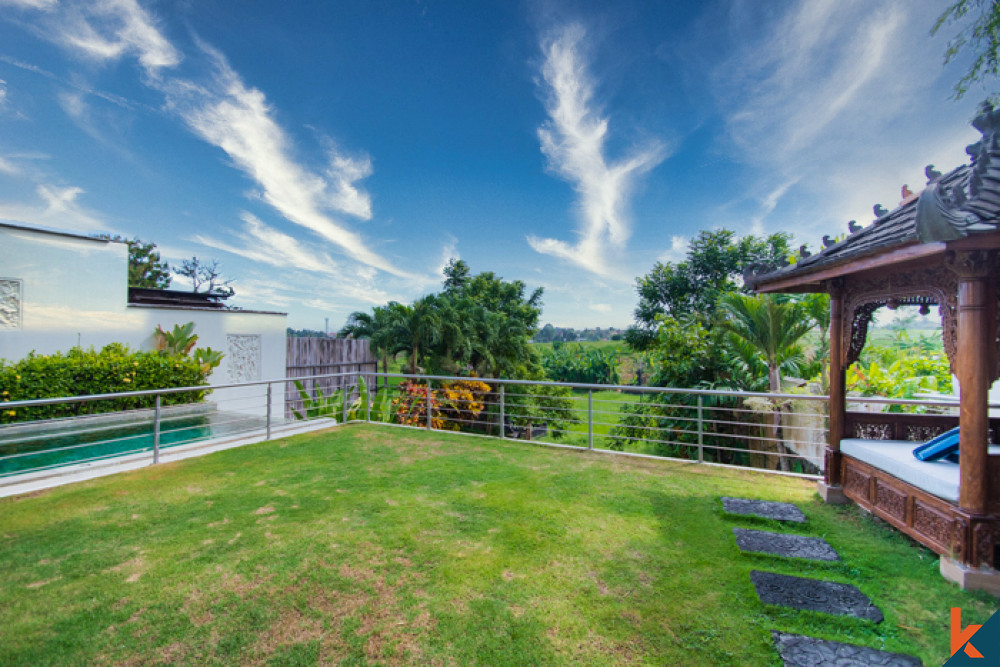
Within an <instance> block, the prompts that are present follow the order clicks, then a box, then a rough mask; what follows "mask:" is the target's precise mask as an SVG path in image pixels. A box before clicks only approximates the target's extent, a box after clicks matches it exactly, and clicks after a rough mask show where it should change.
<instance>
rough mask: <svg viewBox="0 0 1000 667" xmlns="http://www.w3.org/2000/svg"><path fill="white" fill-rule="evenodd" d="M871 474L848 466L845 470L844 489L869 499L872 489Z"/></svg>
mask: <svg viewBox="0 0 1000 667" xmlns="http://www.w3.org/2000/svg"><path fill="white" fill-rule="evenodd" d="M871 479H872V478H871V476H870V475H866V474H864V473H863V472H861V471H859V470H858V469H857V468H853V467H847V468H846V469H845V470H844V491H845V492H847V493H853V494H855V495H857V496H860V497H862V498H864V499H865V500H868V499H869V498H868V496H869V493H870V489H871Z"/></svg>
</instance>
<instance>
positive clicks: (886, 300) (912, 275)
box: [841, 266, 958, 372]
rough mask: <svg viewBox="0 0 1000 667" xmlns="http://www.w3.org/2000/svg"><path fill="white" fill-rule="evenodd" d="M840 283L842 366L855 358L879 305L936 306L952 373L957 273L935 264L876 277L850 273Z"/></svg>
mask: <svg viewBox="0 0 1000 667" xmlns="http://www.w3.org/2000/svg"><path fill="white" fill-rule="evenodd" d="M844 284H845V288H844V325H843V326H844V330H843V331H842V332H841V340H842V341H843V342H844V345H843V349H844V352H843V354H844V359H842V360H841V362H842V364H843V368H845V369H846V368H847V367H848V366H850V365H851V364H853V363H854V362H855V361H857V360H858V357H859V356H860V354H861V350H862V348H864V346H865V341H866V340H867V338H868V325H869V324H870V323H871V320H872V317H873V315H874V314H875V311H876V310H878V309H879V308H881V307H883V306H892V307H898V306H931V305H937V306H938V313H939V314H940V315H941V327H942V337H943V339H944V349H945V352H946V353H947V354H948V361H949V362H950V364H951V368H952V372H954V369H955V361H956V351H957V349H958V331H957V329H956V319H957V312H958V310H957V308H958V276H957V275H956V274H955V272H954V271H952V270H950V269H948V268H945V267H943V266H939V267H934V268H926V269H919V270H915V271H910V272H906V273H894V274H889V275H884V276H880V277H878V278H861V277H853V276H852V277H849V278H847V279H846V280H845V281H844Z"/></svg>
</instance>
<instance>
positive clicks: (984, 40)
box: [931, 0, 1000, 100]
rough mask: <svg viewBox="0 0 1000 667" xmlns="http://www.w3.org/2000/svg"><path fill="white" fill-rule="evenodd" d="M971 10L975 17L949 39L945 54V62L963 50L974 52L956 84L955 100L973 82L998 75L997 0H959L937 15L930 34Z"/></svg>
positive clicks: (999, 34) (999, 14)
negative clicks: (969, 63) (966, 68)
mask: <svg viewBox="0 0 1000 667" xmlns="http://www.w3.org/2000/svg"><path fill="white" fill-rule="evenodd" d="M970 13H978V16H977V17H976V19H975V20H974V21H973V22H972V23H971V24H970V25H968V26H966V27H965V28H963V29H962V31H961V32H959V33H958V35H956V36H955V37H954V38H952V39H951V40H950V41H949V42H948V49H947V50H946V51H945V53H944V62H945V64H946V65H947V64H948V63H950V62H951V61H952V60H953V59H954V58H955V57H956V56H958V54H959V53H961V52H963V51H965V50H971V51H972V52H973V55H974V58H973V61H972V65H970V66H969V70H968V71H967V72H966V73H965V75H964V76H963V77H962V78H961V79H959V80H958V82H957V83H956V84H955V89H954V95H953V96H954V98H955V99H956V100H959V99H962V97H963V96H964V95H965V93H967V92H968V90H969V86H970V85H972V84H973V83H976V82H981V83H985V82H986V81H987V79H991V78H993V79H995V78H996V77H997V76H998V75H1000V4H998V3H997V2H996V0H958V1H957V2H955V3H954V4H953V5H951V6H949V7H948V8H947V9H946V10H945V11H944V12H943V13H942V14H941V15H940V16H939V17H938V19H937V21H935V23H934V27H933V28H932V29H931V34H932V35H935V34H937V32H938V31H939V30H940V29H941V28H942V27H944V26H945V25H951V24H953V23H959V22H962V21H963V20H964V19H965V18H966V17H967V16H968V15H969V14H970Z"/></svg>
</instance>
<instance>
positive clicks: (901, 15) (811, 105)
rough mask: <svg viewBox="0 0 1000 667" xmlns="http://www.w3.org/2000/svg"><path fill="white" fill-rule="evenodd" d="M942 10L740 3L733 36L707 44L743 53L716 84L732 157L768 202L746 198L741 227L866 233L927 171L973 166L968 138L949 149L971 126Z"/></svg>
mask: <svg viewBox="0 0 1000 667" xmlns="http://www.w3.org/2000/svg"><path fill="white" fill-rule="evenodd" d="M939 12H940V8H939V6H938V5H937V3H934V2H933V1H932V0H912V1H905V2H904V1H903V0H797V1H795V2H792V3H787V4H783V5H780V8H777V7H772V6H770V5H766V6H765V5H761V4H760V3H757V2H754V1H753V0H736V1H735V2H734V3H733V5H732V6H731V11H730V13H729V23H728V25H726V26H725V28H724V31H723V32H722V33H714V36H713V37H711V38H709V36H708V35H704V34H703V35H699V41H700V42H704V41H707V40H709V39H716V40H718V41H722V40H721V38H720V35H724V36H725V40H724V41H725V42H726V43H733V44H738V45H740V46H739V47H738V48H736V49H735V50H733V51H732V52H730V53H729V54H728V55H727V57H725V58H724V59H723V60H722V61H721V62H719V63H718V64H717V66H716V67H715V68H714V69H713V71H712V72H711V73H710V75H709V76H708V80H709V81H710V83H711V88H712V90H713V92H714V94H715V96H716V98H717V100H718V103H719V105H720V107H721V109H722V111H723V115H724V128H725V134H724V137H725V140H726V142H727V143H728V145H727V146H723V147H722V148H723V151H724V152H725V153H726V154H727V155H729V156H730V157H732V158H734V159H736V160H738V161H740V162H743V163H746V164H748V165H750V166H752V167H755V168H758V169H759V170H760V171H759V172H758V178H757V182H756V183H751V185H750V188H751V189H752V190H753V191H755V192H758V193H763V194H761V195H751V196H750V197H747V198H745V199H748V200H750V201H751V202H752V205H751V206H749V207H746V209H747V210H748V212H746V213H744V214H743V216H744V217H743V219H742V220H739V221H734V223H735V226H736V227H737V228H743V229H744V230H745V231H749V232H752V233H757V234H759V233H765V232H766V231H767V230H768V229H770V230H774V229H775V228H776V227H777V228H781V227H784V228H785V229H787V230H789V231H793V232H795V233H797V234H800V235H802V234H805V238H803V240H812V239H811V238H810V237H812V236H814V235H816V234H823V233H840V232H841V231H843V227H844V225H846V223H847V221H848V220H849V219H857V220H858V221H859V222H861V223H863V224H867V223H868V222H869V221H870V220H871V207H872V205H873V204H875V203H876V202H881V203H883V204H885V205H886V206H888V207H889V208H892V207H893V206H894V205H896V204H897V203H898V201H899V198H898V192H899V188H900V186H901V185H902V184H903V183H906V182H910V185H911V187H912V188H913V189H914V190H915V191H916V190H918V189H919V188H920V187H922V186H923V183H924V179H923V178H922V176H921V175H922V172H923V166H924V165H925V164H927V163H928V162H934V161H935V160H940V161H941V162H940V164H939V167H940V168H942V170H946V169H948V168H951V167H954V166H956V165H957V164H958V163H960V162H962V161H963V160H962V157H961V153H962V148H963V147H964V145H965V144H966V143H969V141H968V139H969V138H970V135H969V134H968V133H964V138H963V139H959V140H958V141H957V143H955V144H952V145H951V150H943V149H942V147H941V145H940V144H941V139H942V137H943V136H945V135H947V137H948V138H949V140H950V139H954V138H956V136H957V135H958V134H962V130H963V129H964V128H961V127H956V126H955V125H954V119H955V114H954V109H945V107H944V104H952V103H944V100H945V98H946V97H947V94H948V91H947V88H946V87H945V86H943V85H942V83H941V82H940V81H939V80H938V79H939V75H940V74H941V73H942V72H943V69H942V67H941V57H942V54H943V51H944V48H945V43H944V42H943V41H941V40H939V41H938V42H935V41H933V40H932V39H931V38H930V37H929V36H928V31H929V26H930V22H931V21H932V20H933V17H934V16H936V15H937V13H939ZM928 17H930V18H928ZM938 91H940V94H939V93H938ZM935 98H939V99H940V100H941V102H942V104H933V103H929V102H930V101H932V100H934V99H935ZM970 106H971V105H970ZM914 110H917V111H916V113H915V112H914ZM970 116H971V113H970ZM945 119H946V120H947V122H942V120H945ZM907 174H911V175H907ZM903 179H906V180H903ZM779 202H781V203H782V208H781V210H779V208H778V204H779ZM786 202H787V205H786V204H785V203H786ZM807 202H808V203H807ZM796 203H797V204H796ZM803 206H808V208H803ZM734 223H729V222H727V223H726V224H728V225H730V226H733V225H734ZM834 227H835V228H834ZM815 238H818V236H815Z"/></svg>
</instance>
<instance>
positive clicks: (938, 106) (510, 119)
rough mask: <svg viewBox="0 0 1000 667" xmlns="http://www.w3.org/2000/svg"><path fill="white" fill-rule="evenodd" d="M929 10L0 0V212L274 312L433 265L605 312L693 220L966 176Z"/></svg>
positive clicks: (549, 303)
mask: <svg viewBox="0 0 1000 667" xmlns="http://www.w3.org/2000/svg"><path fill="white" fill-rule="evenodd" d="M948 4H949V3H948V2H947V1H942V2H932V1H929V0H832V1H830V0H802V1H794V0H787V1H775V2H759V1H758V0H747V1H740V0H721V1H718V2H704V3H700V4H699V3H687V2H629V1H623V2H617V3H606V2H573V1H569V0H567V1H564V2H559V1H554V2H523V3H518V2H513V1H500V2H487V1H486V0H479V1H477V2H474V3H467V2H436V1H433V0H426V1H414V0H397V1H389V0H383V1H379V0H338V2H333V3H330V2H318V1H315V2H314V1H309V2H274V1H271V2H263V1H256V0H241V1H240V2H232V1H231V0H197V1H192V0H178V1H177V2H150V1H146V0H97V1H94V2H63V1H60V0H0V219H6V220H15V221H19V222H25V223H29V224H35V225H40V226H46V227H52V228H59V229H68V230H74V231H80V232H85V233H90V232H100V231H107V232H112V233H120V234H123V235H126V236H129V237H132V236H138V237H140V238H142V239H144V240H148V241H153V242H155V243H157V244H158V245H159V247H160V249H161V251H162V252H163V254H164V256H165V258H166V259H168V260H169V261H172V262H176V261H178V260H179V259H181V258H184V257H190V256H192V255H197V256H198V257H199V258H216V259H218V260H219V262H220V265H221V267H222V269H223V271H224V273H225V274H226V275H227V276H228V277H233V278H235V279H236V282H235V287H236V290H237V296H236V297H235V298H234V299H233V301H232V303H234V304H235V305H239V306H242V307H246V308H257V309H266V310H282V311H287V312H288V313H289V324H290V325H291V326H293V327H308V328H319V329H321V328H322V327H323V321H324V318H326V317H328V318H330V326H331V328H335V327H339V326H340V325H341V324H343V322H344V320H345V319H346V317H347V315H348V314H349V313H350V312H351V311H353V310H367V309H369V308H370V307H371V306H373V305H378V304H382V303H385V302H386V301H387V300H390V299H396V300H400V301H411V300H412V299H414V298H416V297H418V296H420V295H421V294H424V293H427V292H429V291H433V290H436V289H438V287H439V285H440V280H441V274H440V270H441V268H442V267H443V265H444V264H445V262H446V261H447V259H448V258H449V257H461V258H462V259H464V260H466V261H467V262H468V263H469V264H470V266H471V267H472V269H473V271H474V272H479V271H487V270H488V271H494V272H496V273H498V274H499V275H501V276H503V277H504V278H507V279H520V280H523V281H524V282H525V283H527V285H528V286H529V287H530V288H534V287H536V286H542V287H544V288H545V296H544V303H545V307H544V311H543V314H542V321H543V322H552V323H553V324H556V325H559V326H576V327H582V326H602V327H607V326H625V325H627V324H628V323H630V322H631V320H632V316H631V313H632V309H633V308H634V306H635V301H636V297H635V292H634V288H633V283H634V279H635V277H636V276H639V275H642V274H644V273H647V272H648V271H649V270H650V269H651V268H652V266H653V264H654V262H656V261H657V260H671V261H673V260H677V259H680V258H682V257H683V254H684V250H685V247H686V246H685V244H686V242H687V241H688V240H689V239H691V238H692V237H693V236H695V235H696V234H697V233H698V231H699V230H702V229H710V228H717V227H727V228H730V229H733V230H734V231H736V232H738V233H740V234H747V233H765V232H766V233H770V232H775V231H786V232H789V233H792V234H793V235H794V236H795V238H796V243H809V244H811V245H812V246H813V247H814V248H815V247H816V246H817V244H818V243H819V240H820V238H821V237H822V235H823V234H827V233H829V234H834V235H835V234H839V233H842V232H844V231H846V225H847V221H848V220H850V219H856V220H858V221H859V222H860V223H862V224H869V223H870V222H871V221H872V218H873V215H872V212H871V209H872V206H873V205H874V204H875V203H881V204H883V205H885V206H887V207H888V208H890V209H891V208H892V207H894V206H895V205H896V204H897V203H898V202H899V200H900V188H901V186H902V185H903V184H904V183H905V184H908V185H910V187H911V188H912V189H913V190H915V191H919V189H920V188H921V187H922V186H923V184H924V183H925V178H924V176H923V170H924V165H926V164H929V163H933V164H935V165H937V167H938V168H939V169H942V170H947V169H951V168H953V167H955V166H957V165H958V164H961V163H963V162H965V161H966V160H967V157H966V155H965V153H964V147H965V146H966V145H967V144H969V143H971V142H973V141H975V140H976V139H977V136H978V135H977V133H976V132H975V131H974V130H973V129H972V128H971V127H970V126H969V120H970V119H971V118H972V116H973V115H974V112H975V107H976V104H977V102H978V101H979V99H981V98H982V97H984V96H985V94H984V90H982V89H977V88H974V89H973V90H972V91H971V92H970V94H969V95H967V96H966V98H964V99H963V100H962V101H960V102H956V101H953V100H951V99H949V96H950V93H951V87H952V85H953V83H954V82H955V81H956V80H957V79H958V78H959V77H960V76H961V75H962V74H963V73H964V71H965V68H966V66H967V63H968V60H967V59H966V58H960V59H958V60H957V61H956V62H954V63H952V64H950V65H948V66H947V67H945V66H944V65H943V63H942V56H943V53H944V50H945V48H946V44H947V39H948V38H949V37H950V36H952V35H953V34H954V33H955V29H954V28H950V29H946V30H945V31H944V32H943V33H942V34H941V35H938V36H937V37H934V38H931V37H930V35H929V31H930V28H931V26H932V25H933V23H934V19H935V18H936V17H937V16H938V15H939V14H940V13H941V11H943V9H944V8H945V7H946V6H947V5H948ZM0 273H2V267H0ZM175 285H176V286H178V287H181V286H182V283H180V282H175Z"/></svg>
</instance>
